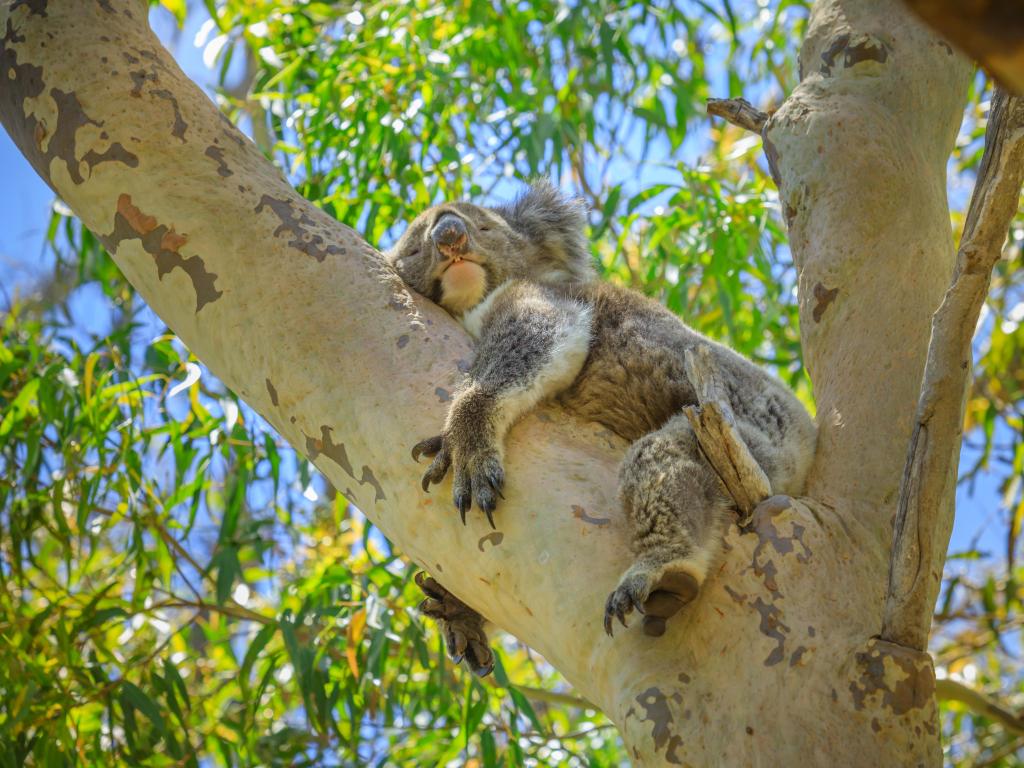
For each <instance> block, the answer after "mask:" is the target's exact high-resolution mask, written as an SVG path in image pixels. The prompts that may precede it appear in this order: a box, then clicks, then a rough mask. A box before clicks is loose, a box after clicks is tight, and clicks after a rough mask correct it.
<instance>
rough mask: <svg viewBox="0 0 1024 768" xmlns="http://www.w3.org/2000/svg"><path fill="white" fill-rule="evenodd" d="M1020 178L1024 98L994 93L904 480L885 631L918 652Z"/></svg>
mask: <svg viewBox="0 0 1024 768" xmlns="http://www.w3.org/2000/svg"><path fill="white" fill-rule="evenodd" d="M1022 180H1024V99H1021V98H1020V97H1008V96H1007V95H1006V94H1005V93H1003V92H1001V91H1000V92H997V93H996V95H995V98H994V99H993V102H992V111H991V114H990V115H989V124H988V130H987V131H986V135H985V153H984V155H983V157H982V161H981V166H980V168H979V170H978V180H977V182H976V184H975V188H974V194H973V195H972V197H971V205H970V208H969V209H968V213H967V219H966V222H965V225H964V234H963V237H962V239H961V242H960V249H959V252H958V254H957V262H956V268H955V271H954V273H953V282H952V284H951V285H950V287H949V290H948V291H947V292H946V296H945V298H944V299H943V301H942V305H941V306H940V307H939V309H938V310H937V311H936V313H935V315H934V316H933V318H932V335H931V341H930V342H929V345H928V361H927V364H926V367H925V372H924V378H923V381H922V384H921V394H920V398H919V400H918V405H917V415H916V418H915V423H914V431H913V434H912V436H911V439H910V448H909V450H908V454H907V460H906V464H905V466H904V470H903V479H902V481H901V483H900V494H899V503H898V506H897V512H896V521H895V525H894V529H893V547H892V553H891V561H890V564H889V587H888V592H887V596H886V607H885V617H884V623H883V626H882V633H881V636H882V637H883V638H884V639H886V640H890V641H892V642H896V643H900V644H903V645H909V646H911V647H914V648H920V649H922V650H923V649H924V648H925V646H926V644H927V641H928V632H929V629H930V627H931V615H932V606H933V605H934V602H935V595H936V593H937V590H938V586H939V581H940V579H941V578H942V564H943V562H944V560H945V553H946V547H947V545H948V540H949V532H950V530H951V527H952V522H953V507H952V503H951V495H952V491H951V489H952V486H953V485H954V484H955V482H956V467H957V459H958V456H959V449H960V432H961V426H962V424H963V410H964V396H965V392H966V387H967V384H968V381H969V376H970V372H971V338H972V336H973V335H974V329H975V327H976V326H977V322H978V315H979V313H980V312H981V307H982V305H983V304H984V302H985V297H986V295H987V294H988V287H989V282H990V280H991V276H992V270H993V268H994V267H995V265H996V262H998V261H999V257H1000V255H1001V254H1002V249H1003V244H1004V242H1005V240H1006V234H1007V231H1008V229H1009V226H1010V221H1011V220H1012V219H1013V216H1014V214H1015V213H1016V211H1017V203H1018V200H1019V198H1020V189H1021V182H1022Z"/></svg>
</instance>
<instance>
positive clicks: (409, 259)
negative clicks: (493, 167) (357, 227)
mask: <svg viewBox="0 0 1024 768" xmlns="http://www.w3.org/2000/svg"><path fill="white" fill-rule="evenodd" d="M522 239H523V238H522V236H521V235H519V234H518V233H516V232H515V231H514V230H513V229H512V227H510V226H509V224H508V222H507V221H506V220H505V219H504V218H503V217H502V216H500V215H499V214H498V213H496V212H495V211H492V210H489V209H487V208H482V207H480V206H478V205H473V204H471V203H446V204H444V205H438V206H434V207H433V208H430V209H428V210H426V211H425V212H423V213H421V214H420V215H419V216H417V217H416V218H415V219H414V220H413V222H412V223H411V224H410V225H409V228H408V229H407V230H406V231H405V234H404V235H402V237H401V239H399V241H398V242H397V243H396V244H395V246H394V248H392V249H391V250H390V251H389V252H388V253H387V254H386V256H387V258H388V260H389V261H390V262H391V263H392V264H394V266H395V268H396V269H397V270H398V274H399V275H401V277H402V279H403V280H405V282H406V283H408V284H409V285H410V286H411V287H412V288H414V289H415V290H417V291H419V292H420V293H422V294H423V295H425V296H427V297H429V298H430V299H431V300H433V301H434V302H436V303H437V304H440V305H441V306H442V307H444V308H445V309H446V310H448V311H449V312H450V313H451V314H453V315H456V316H458V315H461V314H462V313H464V312H466V311H468V310H469V309H472V308H473V307H474V306H476V305H477V304H478V303H479V302H480V301H481V300H482V299H483V298H484V296H486V295H487V294H488V293H489V292H490V291H492V290H493V289H494V288H497V287H498V286H499V285H501V283H503V282H504V281H505V280H506V279H508V278H509V277H511V276H513V275H515V274H517V273H518V274H522V273H524V272H525V269H526V264H525V261H524V259H523V257H522V254H521V253H517V247H521V246H523V245H524V243H522V242H521V241H522Z"/></svg>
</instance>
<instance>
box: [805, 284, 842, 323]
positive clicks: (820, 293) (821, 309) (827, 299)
mask: <svg viewBox="0 0 1024 768" xmlns="http://www.w3.org/2000/svg"><path fill="white" fill-rule="evenodd" d="M838 295H839V289H838V288H826V287H825V286H824V285H822V284H821V283H817V284H815V286H814V311H813V312H812V313H811V314H812V315H813V317H814V322H816V323H820V322H821V318H822V317H824V316H825V310H826V309H828V307H829V305H830V304H831V303H832V302H833V301H835V300H836V296H838Z"/></svg>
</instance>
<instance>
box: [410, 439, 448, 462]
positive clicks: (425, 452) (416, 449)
mask: <svg viewBox="0 0 1024 768" xmlns="http://www.w3.org/2000/svg"><path fill="white" fill-rule="evenodd" d="M443 447H444V436H443V435H435V436H434V437H428V438H427V439H426V440H420V441H419V442H418V443H416V445H414V446H413V447H412V460H413V461H419V460H420V456H426V457H428V458H430V457H431V456H436V455H437V453H438V452H439V451H440V450H441V449H442V448H443Z"/></svg>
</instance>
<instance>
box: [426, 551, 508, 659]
mask: <svg viewBox="0 0 1024 768" xmlns="http://www.w3.org/2000/svg"><path fill="white" fill-rule="evenodd" d="M416 584H417V586H419V588H420V589H422V590H423V592H424V594H426V596H427V597H426V599H425V600H423V602H421V603H420V606H419V610H420V613H422V614H423V615H424V616H429V617H430V618H432V619H434V620H435V621H436V622H437V623H438V626H439V627H440V629H441V634H442V635H443V636H444V642H445V646H446V647H447V649H448V656H449V657H450V658H451V660H452V661H453V662H454V663H456V664H458V663H460V662H462V661H463V660H465V662H466V665H467V666H468V667H469V668H470V669H471V670H472V671H473V674H475V675H477V676H478V677H484V676H486V675H488V674H490V672H491V670H492V669H494V654H493V653H492V652H491V648H490V646H489V645H488V643H487V633H486V631H484V617H483V616H481V615H480V614H479V613H477V612H476V611H474V610H473V609H472V608H470V607H469V606H468V605H466V604H465V603H464V602H462V601H461V600H459V598H457V597H455V595H453V594H452V593H451V592H449V591H448V590H447V589H445V588H444V587H442V586H441V585H440V584H439V583H438V582H437V581H436V580H435V579H433V578H431V577H430V576H428V575H427V574H426V573H424V572H422V571H421V572H420V573H417V574H416Z"/></svg>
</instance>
